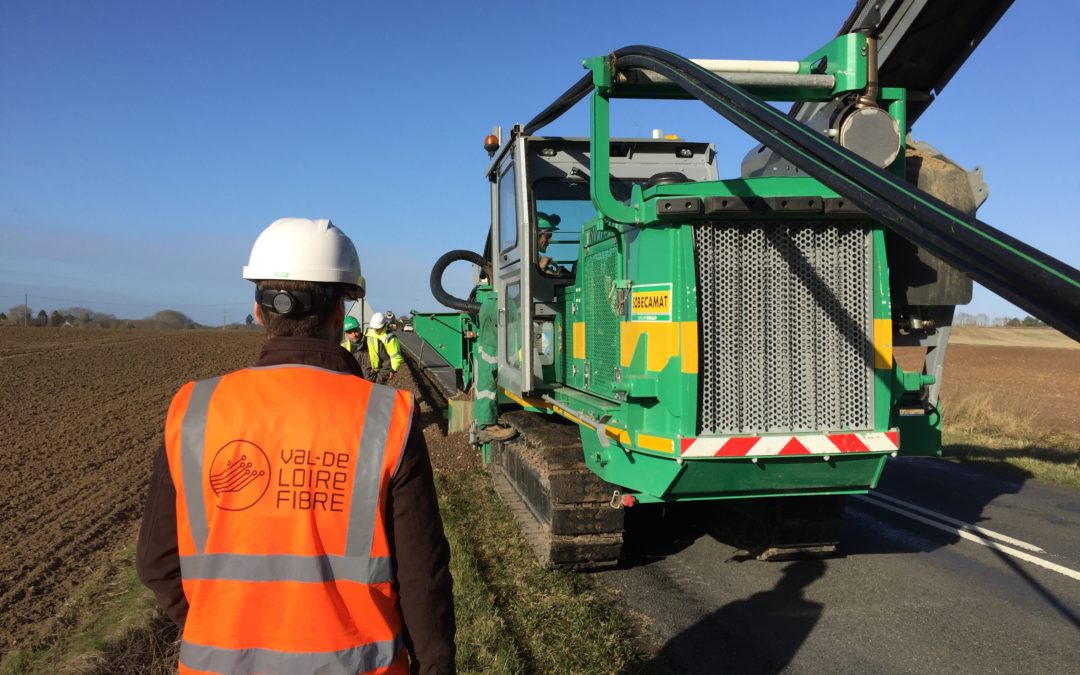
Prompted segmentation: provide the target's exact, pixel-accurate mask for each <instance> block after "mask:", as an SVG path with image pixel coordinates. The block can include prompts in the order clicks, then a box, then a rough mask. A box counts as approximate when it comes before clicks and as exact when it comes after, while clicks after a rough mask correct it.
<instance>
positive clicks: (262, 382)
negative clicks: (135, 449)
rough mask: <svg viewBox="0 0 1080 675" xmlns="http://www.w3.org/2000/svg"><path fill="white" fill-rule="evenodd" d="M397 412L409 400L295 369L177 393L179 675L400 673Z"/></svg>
mask: <svg viewBox="0 0 1080 675" xmlns="http://www.w3.org/2000/svg"><path fill="white" fill-rule="evenodd" d="M412 411H413V399H412V395H411V394H410V393H408V392H403V391H398V390H396V389H392V388H390V387H384V386H381V385H376V384H372V383H370V382H367V381H366V380H363V379H361V378H358V377H355V376H353V375H349V374H344V373H338V372H334V371H329V370H323V369H321V368H314V367H308V366H298V365H289V366H272V367H266V368H248V369H246V370H240V371H237V372H234V373H230V374H228V375H224V376H222V377H217V378H213V379H209V380H202V381H199V382H189V383H188V384H186V385H184V387H183V388H181V389H180V391H179V392H178V393H177V394H176V396H175V397H174V398H173V401H172V405H171V406H170V407H169V415H168V418H167V420H166V422H165V448H166V451H167V453H168V458H169V471H170V473H171V474H172V480H173V483H174V485H175V486H176V515H177V544H178V547H179V553H180V569H181V576H182V578H183V587H184V595H185V596H187V600H188V603H189V604H190V610H189V611H188V616H187V622H186V624H185V626H184V634H183V641H182V643H181V647H180V672H181V673H202V672H209V673H234V672H242V673H312V672H326V673H349V674H353V673H369V672H375V673H384V672H390V673H396V672H406V671H407V670H408V668H407V665H408V657H407V655H406V653H405V649H404V648H403V643H402V639H401V617H400V614H399V609H398V598H397V594H396V592H395V591H394V589H393V576H394V573H393V565H392V562H391V559H390V548H389V543H388V541H387V528H386V521H387V519H388V518H389V513H388V512H387V508H388V507H387V497H388V494H389V491H390V481H391V478H392V477H393V475H394V473H395V471H396V470H397V467H398V465H399V464H400V460H401V456H402V451H403V449H404V445H405V440H406V438H407V437H408V435H409V426H410V425H411V423H412Z"/></svg>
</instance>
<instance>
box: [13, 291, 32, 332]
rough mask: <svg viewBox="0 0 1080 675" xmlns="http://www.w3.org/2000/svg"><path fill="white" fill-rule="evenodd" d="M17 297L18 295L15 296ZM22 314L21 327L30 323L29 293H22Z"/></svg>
mask: <svg viewBox="0 0 1080 675" xmlns="http://www.w3.org/2000/svg"><path fill="white" fill-rule="evenodd" d="M15 297H19V296H17V295H16V296H15ZM22 310H23V311H22V315H23V320H22V321H23V328H26V327H27V326H29V325H30V294H29V293H23V296H22Z"/></svg>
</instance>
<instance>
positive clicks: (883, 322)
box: [874, 319, 893, 370]
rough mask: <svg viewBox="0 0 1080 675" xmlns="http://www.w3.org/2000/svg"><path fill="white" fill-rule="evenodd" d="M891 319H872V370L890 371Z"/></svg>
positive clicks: (891, 349) (891, 361)
mask: <svg viewBox="0 0 1080 675" xmlns="http://www.w3.org/2000/svg"><path fill="white" fill-rule="evenodd" d="M892 336H893V331H892V319H874V368H876V369H877V370H892V367H893V344H892Z"/></svg>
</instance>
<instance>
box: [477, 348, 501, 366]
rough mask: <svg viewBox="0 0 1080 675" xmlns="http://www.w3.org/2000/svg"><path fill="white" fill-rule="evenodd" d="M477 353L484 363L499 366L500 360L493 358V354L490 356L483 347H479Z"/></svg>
mask: <svg viewBox="0 0 1080 675" xmlns="http://www.w3.org/2000/svg"><path fill="white" fill-rule="evenodd" d="M476 353H477V355H479V356H480V359H481V360H482V361H483V362H484V363H490V364H491V365H493V366H496V365H498V364H499V359H497V358H495V357H494V356H492V355H491V354H488V353H487V352H485V351H484V348H483V347H480V346H478V347H477V348H476Z"/></svg>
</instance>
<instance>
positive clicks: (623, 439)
mask: <svg viewBox="0 0 1080 675" xmlns="http://www.w3.org/2000/svg"><path fill="white" fill-rule="evenodd" d="M503 393H504V394H506V395H507V397H509V398H510V400H512V401H514V402H515V403H517V404H518V405H520V406H522V407H524V408H538V409H540V410H551V411H552V412H554V413H556V414H558V415H561V416H563V417H565V418H566V419H568V420H570V421H571V422H573V423H575V424H580V425H581V426H584V427H591V426H592V425H591V424H589V423H588V422H586V421H585V420H583V419H581V418H580V417H578V416H577V415H575V414H574V413H572V412H570V411H569V410H567V409H566V408H563V407H562V406H560V405H553V404H551V403H548V402H547V401H544V400H542V399H536V398H522V397H521V396H518V395H517V394H515V393H514V392H512V391H510V390H509V389H503ZM604 433H606V434H607V435H608V436H610V437H611V438H614V439H615V440H617V441H619V442H620V443H624V444H626V445H630V434H629V433H628V432H627V431H626V429H620V428H619V427H613V426H611V425H610V424H605V425H604Z"/></svg>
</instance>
